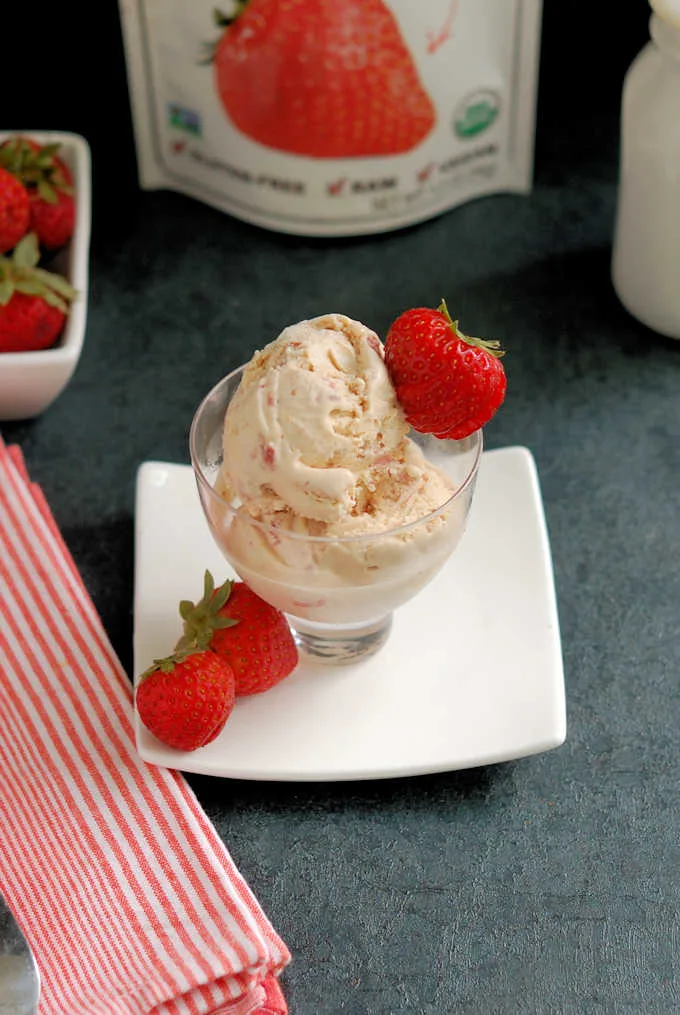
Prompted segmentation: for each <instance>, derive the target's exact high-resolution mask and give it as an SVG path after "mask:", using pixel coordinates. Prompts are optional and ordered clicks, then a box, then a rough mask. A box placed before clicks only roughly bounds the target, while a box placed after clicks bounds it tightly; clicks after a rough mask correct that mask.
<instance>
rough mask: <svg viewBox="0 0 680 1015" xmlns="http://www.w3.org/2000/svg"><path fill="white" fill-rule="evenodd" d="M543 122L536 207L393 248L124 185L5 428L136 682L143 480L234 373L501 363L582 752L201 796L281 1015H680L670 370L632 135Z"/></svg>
mask: <svg viewBox="0 0 680 1015" xmlns="http://www.w3.org/2000/svg"><path fill="white" fill-rule="evenodd" d="M546 108H547V107H546V106H545V105H543V106H541V110H542V112H541V117H540V119H539V143H538V147H537V163H536V182H535V187H534V190H533V193H532V194H531V195H530V196H514V195H498V196H494V197H490V198H484V199H481V200H478V201H475V202H473V203H470V204H468V205H466V206H464V207H461V208H458V209H456V210H454V211H451V212H449V213H447V214H445V215H442V216H441V217H439V218H437V219H434V220H432V221H430V222H428V223H425V224H423V225H419V226H416V227H413V228H410V229H406V230H402V231H400V232H397V233H392V234H385V235H383V236H376V237H368V238H361V239H352V240H340V241H338V240H306V239H300V238H294V237H286V236H283V235H277V234H274V233H269V232H265V231H262V230H259V229H256V228H254V227H251V226H249V225H246V224H244V223H241V222H239V221H236V220H234V219H231V218H229V217H227V216H224V215H222V214H220V213H219V212H217V211H213V210H211V209H210V208H207V207H204V206H202V205H200V204H198V203H196V202H194V201H192V200H189V199H186V198H184V197H181V196H178V195H174V194H170V193H161V192H159V193H149V194H142V195H138V194H136V192H135V190H134V187H130V188H129V207H128V212H129V213H126V214H125V216H123V217H122V218H123V219H124V221H122V220H121V216H120V215H115V214H113V213H112V212H111V209H110V208H109V207H108V206H107V205H106V201H105V199H104V197H103V196H102V193H101V190H100V191H99V201H100V208H101V213H100V218H99V228H98V230H97V231H96V232H95V242H94V246H93V255H92V266H91V281H92V290H91V297H90V306H89V316H88V327H87V338H86V344H85V349H84V352H83V356H82V359H81V362H80V364H79V367H78V370H77V372H76V374H75V376H74V378H73V380H72V382H71V384H70V385H69V387H68V388H67V390H66V392H65V393H64V394H63V395H62V396H61V397H60V398H59V400H58V401H57V402H56V403H55V404H54V405H53V406H52V407H51V408H50V409H49V410H48V411H47V412H46V413H45V414H44V415H43V416H42V417H41V418H39V419H36V420H33V421H27V422H20V423H12V424H9V423H7V424H2V425H1V426H0V432H1V433H2V436H3V438H4V439H5V440H6V441H8V442H18V443H19V444H20V445H21V447H22V449H23V451H24V453H25V455H26V458H27V462H28V466H29V469H30V471H31V474H32V476H33V478H34V479H35V480H37V481H38V482H39V483H40V484H41V485H42V486H43V488H44V490H45V493H46V495H47V498H48V500H49V503H50V505H51V507H52V509H53V512H54V514H55V516H56V518H57V521H58V523H59V525H60V526H61V528H62V530H63V532H64V535H65V538H66V540H67V543H68V545H69V546H70V548H71V550H72V552H73V554H74V556H75V558H76V562H77V564H78V566H79V568H80V569H81V572H82V575H83V578H84V580H85V583H86V585H87V587H88V589H89V591H90V593H91V595H92V596H93V598H94V601H95V603H96V605H97V607H98V609H99V611H100V613H101V616H102V618H103V621H104V624H105V626H106V629H107V631H108V632H109V635H110V637H111V639H112V641H113V643H114V646H115V648H116V650H117V651H118V653H119V654H120V656H121V659H122V660H123V663H124V665H125V666H126V667H127V668H128V669H129V668H130V666H131V656H132V652H131V631H132V616H131V607H132V591H133V589H132V573H133V555H134V545H133V512H134V487H135V474H136V470H137V467H138V466H139V465H140V464H141V463H142V462H143V461H144V460H146V459H162V460H168V461H176V462H188V449H187V431H188V426H189V423H190V421H191V417H192V414H193V411H194V409H195V407H196V405H197V404H198V402H199V400H200V399H201V397H202V395H203V394H204V393H205V392H206V391H207V390H208V388H209V387H210V386H211V385H212V384H213V383H214V382H215V381H216V380H217V379H218V378H219V377H220V376H222V375H223V374H224V373H226V372H227V371H228V370H230V369H231V368H232V367H234V366H236V365H237V364H239V363H240V362H242V361H243V360H244V359H245V358H247V357H248V356H249V355H250V354H251V353H252V352H253V350H254V349H255V348H257V347H259V346H261V345H262V344H264V342H265V341H268V340H269V339H270V338H272V337H274V336H275V335H276V334H277V333H278V331H279V330H280V329H281V327H282V326H283V325H285V324H287V323H291V322H292V321H295V320H299V319H300V318H303V317H309V316H312V315H315V314H319V313H324V312H327V311H339V312H343V313H346V314H348V315H349V316H352V317H356V318H359V319H360V320H362V321H364V322H365V323H367V324H368V325H370V326H371V327H373V328H374V329H375V330H377V331H378V332H379V333H381V334H384V332H385V329H386V327H387V326H388V324H389V323H390V321H391V320H392V318H393V317H394V316H396V314H398V313H399V312H400V311H401V310H402V309H405V308H407V307H410V306H415V305H421V304H433V302H434V303H436V302H437V301H438V300H439V299H440V298H441V297H442V296H446V298H447V300H448V302H449V306H450V307H451V308H452V309H453V310H455V314H456V316H457V317H458V318H459V319H460V321H461V324H462V326H463V327H464V328H466V329H468V330H470V331H472V332H473V333H477V334H483V335H488V336H497V337H499V338H501V339H502V341H503V343H504V345H505V346H506V347H507V350H508V354H507V357H506V360H505V364H506V368H507V372H508V379H509V388H508V396H507V400H506V403H505V406H504V407H503V409H502V411H501V412H500V413H499V415H498V416H497V418H496V419H495V420H494V421H493V422H492V424H491V425H489V427H488V428H487V434H486V437H487V447H492V448H493V447H503V446H507V445H513V444H520V445H526V446H527V447H529V448H530V449H531V451H532V452H533V454H534V456H535V458H536V462H537V465H538V470H539V476H540V480H541V484H542V490H543V495H544V503H545V511H546V517H547V522H548V527H549V531H550V538H551V545H552V553H553V561H554V568H555V580H556V587H557V596H558V605H559V612H560V620H561V629H562V640H563V654H564V664H565V674H566V685H567V719H568V733H567V741H566V743H565V744H564V746H562V747H560V748H558V749H557V750H555V751H552V752H550V753H547V754H543V755H539V756H535V757H531V758H527V759H524V760H520V761H517V762H513V763H508V764H503V765H498V766H494V767H488V768H483V769H476V770H471V771H465V772H457V773H451V774H443V775H436V776H431V777H419V778H414V779H403V780H389V781H384V782H370V783H357V784H324V785H319V784H313V785H305V784H298V785H282V784H258V783H245V782H232V781H226V780H217V779H210V778H204V777H195V776H189V781H190V783H191V785H192V786H193V787H194V789H195V791H196V792H197V794H198V797H199V799H200V801H201V803H202V804H203V806H204V807H205V809H206V810H207V812H208V814H209V816H210V818H211V819H212V820H213V822H214V823H215V825H216V827H217V829H218V831H219V833H220V835H221V836H222V837H223V839H224V841H225V843H226V844H227V845H228V847H229V849H230V850H231V852H232V854H233V856H234V859H235V861H236V862H237V864H238V866H239V867H240V869H241V871H242V872H243V874H244V876H245V877H246V879H247V880H248V881H249V883H250V885H251V886H252V888H253V889H254V891H255V893H256V895H257V896H258V898H259V899H260V901H261V903H262V905H263V906H264V908H265V910H266V912H267V914H268V915H269V916H270V918H271V920H272V922H273V923H274V925H275V926H276V928H277V930H278V931H279V932H280V933H281V935H282V936H283V938H284V939H285V940H286V942H287V944H288V945H289V947H290V948H291V950H292V952H293V956H294V958H293V962H292V964H291V966H290V967H289V968H288V970H287V971H286V972H285V974H284V977H283V984H284V987H285V990H286V993H287V996H288V999H289V1003H290V1006H291V1013H295V1015H336V1013H347V1015H388V1013H389V1015H397V1013H424V1015H434V1013H435V1012H437V1013H439V1012H447V1013H448V1012H456V1013H458V1012H460V1013H466V1015H467V1013H469V1015H497V1013H505V1012H521V1013H546V1015H548V1013H550V1015H552V1013H555V1015H584V1013H588V1015H590V1013H607V1015H609V1013H612V1012H622V1013H623V1012H626V1013H628V1012H636V1013H637V1012H645V1013H646V1015H656V1013H658V1015H667V1013H671V1012H674V1011H677V1010H678V1008H680V974H678V962H677V954H678V940H679V939H680V892H679V888H678V881H677V877H676V873H675V872H677V871H678V870H680V801H679V793H678V786H679V785H680V683H679V681H678V674H679V672H680V567H679V565H678V548H679V546H680V411H679V410H680V343H673V342H672V341H670V340H666V339H662V338H660V337H658V336H656V335H655V334H654V333H652V332H651V331H649V330H647V329H646V328H644V327H643V326H642V325H640V324H638V323H637V322H636V321H635V320H634V319H632V318H631V317H630V316H629V315H628V314H627V313H626V312H625V311H624V310H623V309H622V307H621V306H620V304H619V302H618V300H617V299H616V296H615V295H614V293H613V291H612V287H611V283H610V279H609V259H610V252H611V236H612V224H613V216H614V207H615V199H616V173H617V154H618V150H617V141H618V138H617V115H616V110H615V109H614V108H610V110H609V113H608V115H607V116H606V117H602V116H601V115H600V116H599V117H594V118H593V119H591V120H586V121H584V120H582V119H580V118H579V116H578V115H574V116H573V117H572V119H570V120H568V121H567V120H562V121H561V122H560V123H559V124H558V123H556V122H555V121H554V120H553V119H551V118H550V116H549V115H548V114H547V112H546ZM55 125H56V124H55ZM67 126H68V125H67ZM96 185H97V168H96V163H95V186H96ZM114 219H115V221H114ZM498 510H499V512H500V511H502V510H503V505H502V504H499V505H498ZM489 600H490V604H491V605H493V589H489ZM0 933H1V931H0Z"/></svg>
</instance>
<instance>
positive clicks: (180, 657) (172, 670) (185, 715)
mask: <svg viewBox="0 0 680 1015" xmlns="http://www.w3.org/2000/svg"><path fill="white" fill-rule="evenodd" d="M234 699H235V694H234V673H233V670H232V668H231V666H230V665H229V663H228V662H227V661H226V659H223V658H221V657H220V656H218V655H217V654H216V653H215V652H206V651H203V652H194V651H189V652H177V653H175V654H174V655H172V656H168V658H167V659H156V660H155V661H154V664H153V666H151V667H150V668H149V669H148V670H146V672H145V673H143V674H142V677H141V678H140V681H139V684H138V686H137V690H136V692H135V700H136V703H137V712H138V714H139V718H140V719H141V721H142V722H143V723H144V725H145V726H146V728H147V729H148V730H150V731H151V732H152V733H153V735H154V736H155V737H157V738H158V739H159V740H160V741H162V743H164V744H167V745H168V747H174V748H175V749H176V750H178V751H195V750H196V749H197V748H198V747H205V746H206V744H209V743H211V741H213V740H214V739H215V737H216V736H218V734H219V733H221V732H222V729H223V728H224V724H225V723H226V721H227V719H228V718H229V715H230V714H231V710H232V709H233V707H234Z"/></svg>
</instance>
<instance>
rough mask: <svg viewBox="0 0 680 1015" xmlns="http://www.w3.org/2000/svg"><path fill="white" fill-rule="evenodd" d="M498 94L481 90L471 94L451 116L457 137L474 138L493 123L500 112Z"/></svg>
mask: <svg viewBox="0 0 680 1015" xmlns="http://www.w3.org/2000/svg"><path fill="white" fill-rule="evenodd" d="M500 108H501V98H500V95H499V94H498V92H492V91H491V90H487V89H482V90H480V91H477V92H471V93H470V94H469V95H467V96H466V97H465V98H464V99H463V101H462V102H461V103H460V105H459V106H458V108H457V109H456V111H455V113H454V114H453V129H454V132H455V133H456V134H457V135H458V137H476V136H477V135H478V134H481V133H482V131H484V130H486V129H487V128H488V127H490V126H491V124H492V123H495V121H496V118H497V117H498V114H499V112H500Z"/></svg>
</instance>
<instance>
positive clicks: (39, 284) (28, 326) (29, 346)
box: [0, 233, 77, 352]
mask: <svg viewBox="0 0 680 1015" xmlns="http://www.w3.org/2000/svg"><path fill="white" fill-rule="evenodd" d="M39 256H40V252H39V249H38V240H37V237H36V235H35V233H28V234H27V235H26V236H24V238H23V239H22V240H20V242H19V243H18V244H17V245H16V247H15V248H14V253H13V254H12V257H11V259H10V258H7V257H0V352H34V351H36V350H38V349H48V348H49V347H50V346H52V345H54V344H55V342H56V341H57V339H58V338H59V336H60V334H61V332H62V330H63V328H64V323H65V321H66V316H67V314H68V310H69V304H70V303H71V301H72V300H73V299H75V297H76V295H77V294H76V292H75V290H74V289H72V288H71V286H70V285H69V284H68V282H67V281H66V279H65V278H63V277H62V276H61V275H55V274H54V273H53V272H51V271H45V270H44V269H43V268H38V267H37V264H38V260H39Z"/></svg>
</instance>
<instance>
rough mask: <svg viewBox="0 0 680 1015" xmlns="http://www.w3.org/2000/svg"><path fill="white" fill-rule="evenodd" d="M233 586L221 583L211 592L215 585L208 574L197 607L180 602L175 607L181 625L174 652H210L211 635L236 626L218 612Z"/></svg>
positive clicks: (233, 621) (205, 575) (189, 603)
mask: <svg viewBox="0 0 680 1015" xmlns="http://www.w3.org/2000/svg"><path fill="white" fill-rule="evenodd" d="M233 587H234V582H233V581H232V580H231V579H228V580H227V581H225V582H223V583H222V585H220V587H219V588H218V589H217V591H215V581H214V579H213V576H212V575H211V573H210V571H206V572H205V574H204V576H203V597H202V598H201V599H199V601H198V602H197V603H192V602H191V601H190V600H189V599H183V600H182V601H181V603H180V604H179V615H180V617H181V618H182V620H183V621H184V625H183V634H182V636H181V638H180V639H179V641H178V642H177V644H176V645H175V652H180V653H181V652H190V651H192V650H193V651H201V650H204V649H208V648H210V642H211V640H212V636H213V634H214V633H215V631H219V630H223V629H224V628H225V627H233V626H234V624H238V621H237V620H233V619H232V618H231V617H221V616H220V610H221V609H222V607H223V606H224V605H225V604H226V602H227V600H228V599H229V596H230V595H231V590H232V589H233Z"/></svg>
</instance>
